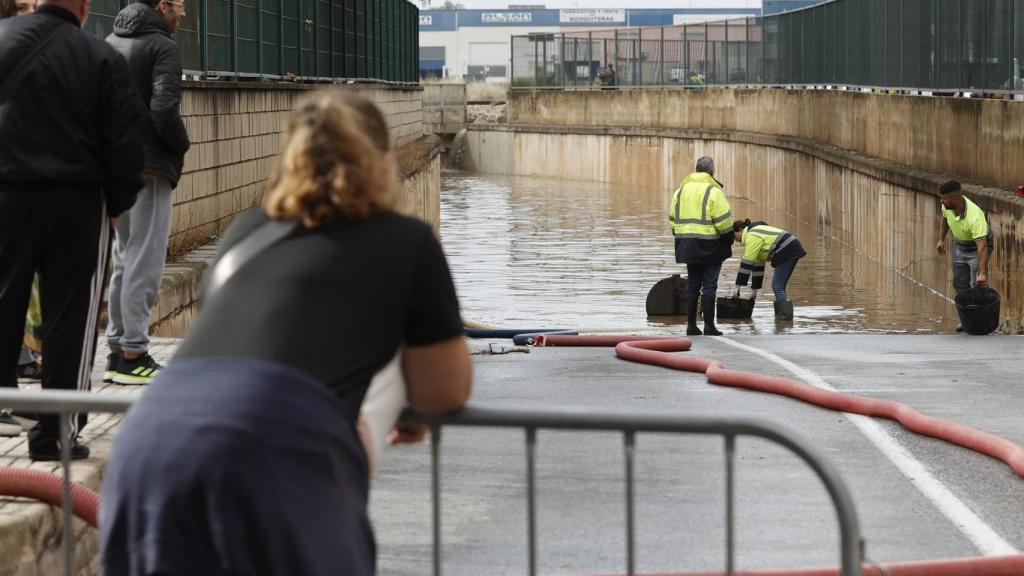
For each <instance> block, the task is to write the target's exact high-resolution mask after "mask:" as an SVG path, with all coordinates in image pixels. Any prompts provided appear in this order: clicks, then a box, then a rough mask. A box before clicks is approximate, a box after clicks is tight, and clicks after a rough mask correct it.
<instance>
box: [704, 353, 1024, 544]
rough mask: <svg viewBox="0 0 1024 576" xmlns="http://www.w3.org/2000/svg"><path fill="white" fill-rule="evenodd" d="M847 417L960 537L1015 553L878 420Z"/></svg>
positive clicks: (800, 373) (799, 372) (792, 367)
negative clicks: (937, 510)
mask: <svg viewBox="0 0 1024 576" xmlns="http://www.w3.org/2000/svg"><path fill="white" fill-rule="evenodd" d="M715 340H717V341H719V342H722V343H724V344H728V345H729V346H732V347H734V348H739V349H740V350H744V351H746V352H750V353H751V354H756V355H758V356H760V357H762V358H764V359H766V360H768V361H770V362H773V363H775V364H778V365H779V366H781V367H783V368H785V369H786V370H788V371H789V372H791V373H792V374H793V375H794V376H796V377H797V378H798V379H800V380H803V381H804V382H806V383H807V384H810V385H811V386H815V387H817V388H822V389H824V390H831V391H835V388H833V387H832V386H831V385H829V383H828V382H826V381H825V380H823V379H822V378H821V377H819V376H818V375H817V374H815V373H814V372H812V371H810V370H808V369H806V368H803V367H801V366H798V365H797V364H794V363H793V362H790V361H789V360H786V359H785V358H783V357H781V356H779V355H777V354H773V353H771V352H768V351H765V350H761V349H760V348H755V347H753V346H749V345H747V344H742V343H740V342H736V341H735V340H730V339H729V338H724V337H715ZM843 415H844V416H846V418H847V419H849V420H850V422H851V423H853V425H854V426H856V427H857V429H859V430H860V431H861V433H862V434H864V436H866V437H867V439H868V440H869V441H870V442H871V443H872V444H874V445H875V447H877V448H878V449H879V450H880V451H881V452H882V454H884V455H885V457H886V458H888V459H889V461H890V462H892V464H893V466H895V467H896V469H897V470H899V471H900V472H902V473H903V475H904V476H906V477H907V478H908V479H909V480H910V483H911V484H913V485H914V487H915V488H917V489H918V490H919V491H920V492H921V494H923V495H924V497H925V498H927V499H928V500H929V501H930V502H931V503H932V504H934V505H935V507H936V508H938V509H939V512H941V513H942V515H943V516H945V517H946V518H947V519H949V521H950V522H952V523H953V525H954V526H956V527H957V529H959V530H960V532H962V533H963V535H964V536H966V537H967V539H968V540H970V541H971V542H972V543H973V544H974V545H975V547H977V548H978V551H979V552H981V553H982V554H984V555H985V556H1002V555H1007V554H1017V550H1016V549H1015V548H1014V547H1013V546H1012V545H1011V544H1010V543H1009V542H1007V541H1006V540H1004V539H1003V537H1002V536H1000V535H999V534H997V533H996V531H995V530H993V529H992V527H991V526H989V525H988V524H986V523H985V521H984V520H982V519H981V518H980V517H978V515H977V514H975V513H974V512H973V511H972V510H971V509H970V508H969V507H968V506H967V505H966V504H964V503H963V501H962V500H960V499H959V498H957V497H956V495H955V494H953V492H952V491H950V489H949V488H947V487H946V485H945V484H943V483H942V482H940V481H939V479H938V478H936V477H935V476H933V475H932V473H931V472H929V471H928V469H927V468H926V467H925V465H924V464H922V463H921V462H920V461H919V460H918V459H916V458H914V456H913V455H912V454H911V453H910V452H909V451H907V449H906V448H904V447H903V446H901V445H900V443H899V442H897V441H896V439H895V438H893V437H892V436H891V435H889V433H888V432H886V431H885V429H883V428H882V427H881V426H880V425H879V424H878V422H875V421H874V420H873V419H871V418H869V417H867V416H861V415H859V414H848V413H845V412H844V413H843Z"/></svg>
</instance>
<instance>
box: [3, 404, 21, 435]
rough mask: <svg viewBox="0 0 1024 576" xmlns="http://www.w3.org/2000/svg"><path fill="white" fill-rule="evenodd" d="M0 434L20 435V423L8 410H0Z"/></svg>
mask: <svg viewBox="0 0 1024 576" xmlns="http://www.w3.org/2000/svg"><path fill="white" fill-rule="evenodd" d="M0 436H8V437H14V436H21V423H20V422H18V421H17V420H15V419H14V416H11V413H10V411H8V410H0Z"/></svg>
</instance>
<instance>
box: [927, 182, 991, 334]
mask: <svg viewBox="0 0 1024 576" xmlns="http://www.w3.org/2000/svg"><path fill="white" fill-rule="evenodd" d="M939 197H940V198H939V199H940V201H941V202H942V217H943V220H942V222H941V223H940V226H941V227H942V232H941V236H940V237H939V243H938V244H937V245H936V246H935V249H936V250H938V251H939V254H945V253H946V236H947V235H948V234H949V232H952V233H953V239H954V240H955V244H954V247H953V256H952V266H953V290H955V291H956V293H957V294H959V293H961V292H964V291H966V290H969V289H971V288H973V287H975V286H977V285H979V284H987V283H988V261H989V257H990V256H991V254H992V229H991V228H990V227H989V225H988V219H987V218H986V217H985V212H984V211H983V210H982V209H981V208H979V207H978V205H977V204H975V203H974V202H971V200H970V199H969V198H967V197H966V196H964V194H963V188H962V187H961V186H960V183H959V182H957V181H956V180H950V181H948V182H946V183H945V184H943V185H942V186H941V187H940V188H939ZM956 331H957V332H962V331H963V329H962V328H961V327H960V326H959V325H958V326H957V327H956Z"/></svg>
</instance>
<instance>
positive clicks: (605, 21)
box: [419, 0, 821, 81]
mask: <svg viewBox="0 0 1024 576" xmlns="http://www.w3.org/2000/svg"><path fill="white" fill-rule="evenodd" d="M820 1H821V0H680V2H679V6H680V7H678V8H619V9H588V8H571V9H560V10H559V9H547V8H541V7H538V5H533V4H531V5H518V6H517V5H515V4H511V5H510V7H509V8H507V9H503V10H498V9H490V10H423V11H421V12H420V17H419V32H420V60H419V62H420V76H421V77H424V78H428V77H436V78H465V79H475V80H485V79H486V80H490V81H505V80H508V79H509V78H511V65H512V62H511V59H512V51H511V45H512V42H511V38H512V36H521V35H525V34H558V33H563V32H585V31H588V30H593V31H600V30H610V29H613V28H623V27H633V26H635V27H649V26H650V27H653V26H672V25H679V24H691V23H697V22H707V21H715V20H724V19H730V18H744V17H756V16H761V15H764V14H774V13H778V12H782V11H786V10H795V9H798V8H803V7H805V6H809V5H811V4H816V3H819V2H820Z"/></svg>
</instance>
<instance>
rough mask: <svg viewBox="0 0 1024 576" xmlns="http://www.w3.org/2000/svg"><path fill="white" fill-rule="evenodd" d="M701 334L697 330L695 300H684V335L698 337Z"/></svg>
mask: <svg viewBox="0 0 1024 576" xmlns="http://www.w3.org/2000/svg"><path fill="white" fill-rule="evenodd" d="M701 334H703V332H701V331H700V328H697V299H696V298H687V299H686V335H687V336H700V335H701Z"/></svg>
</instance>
